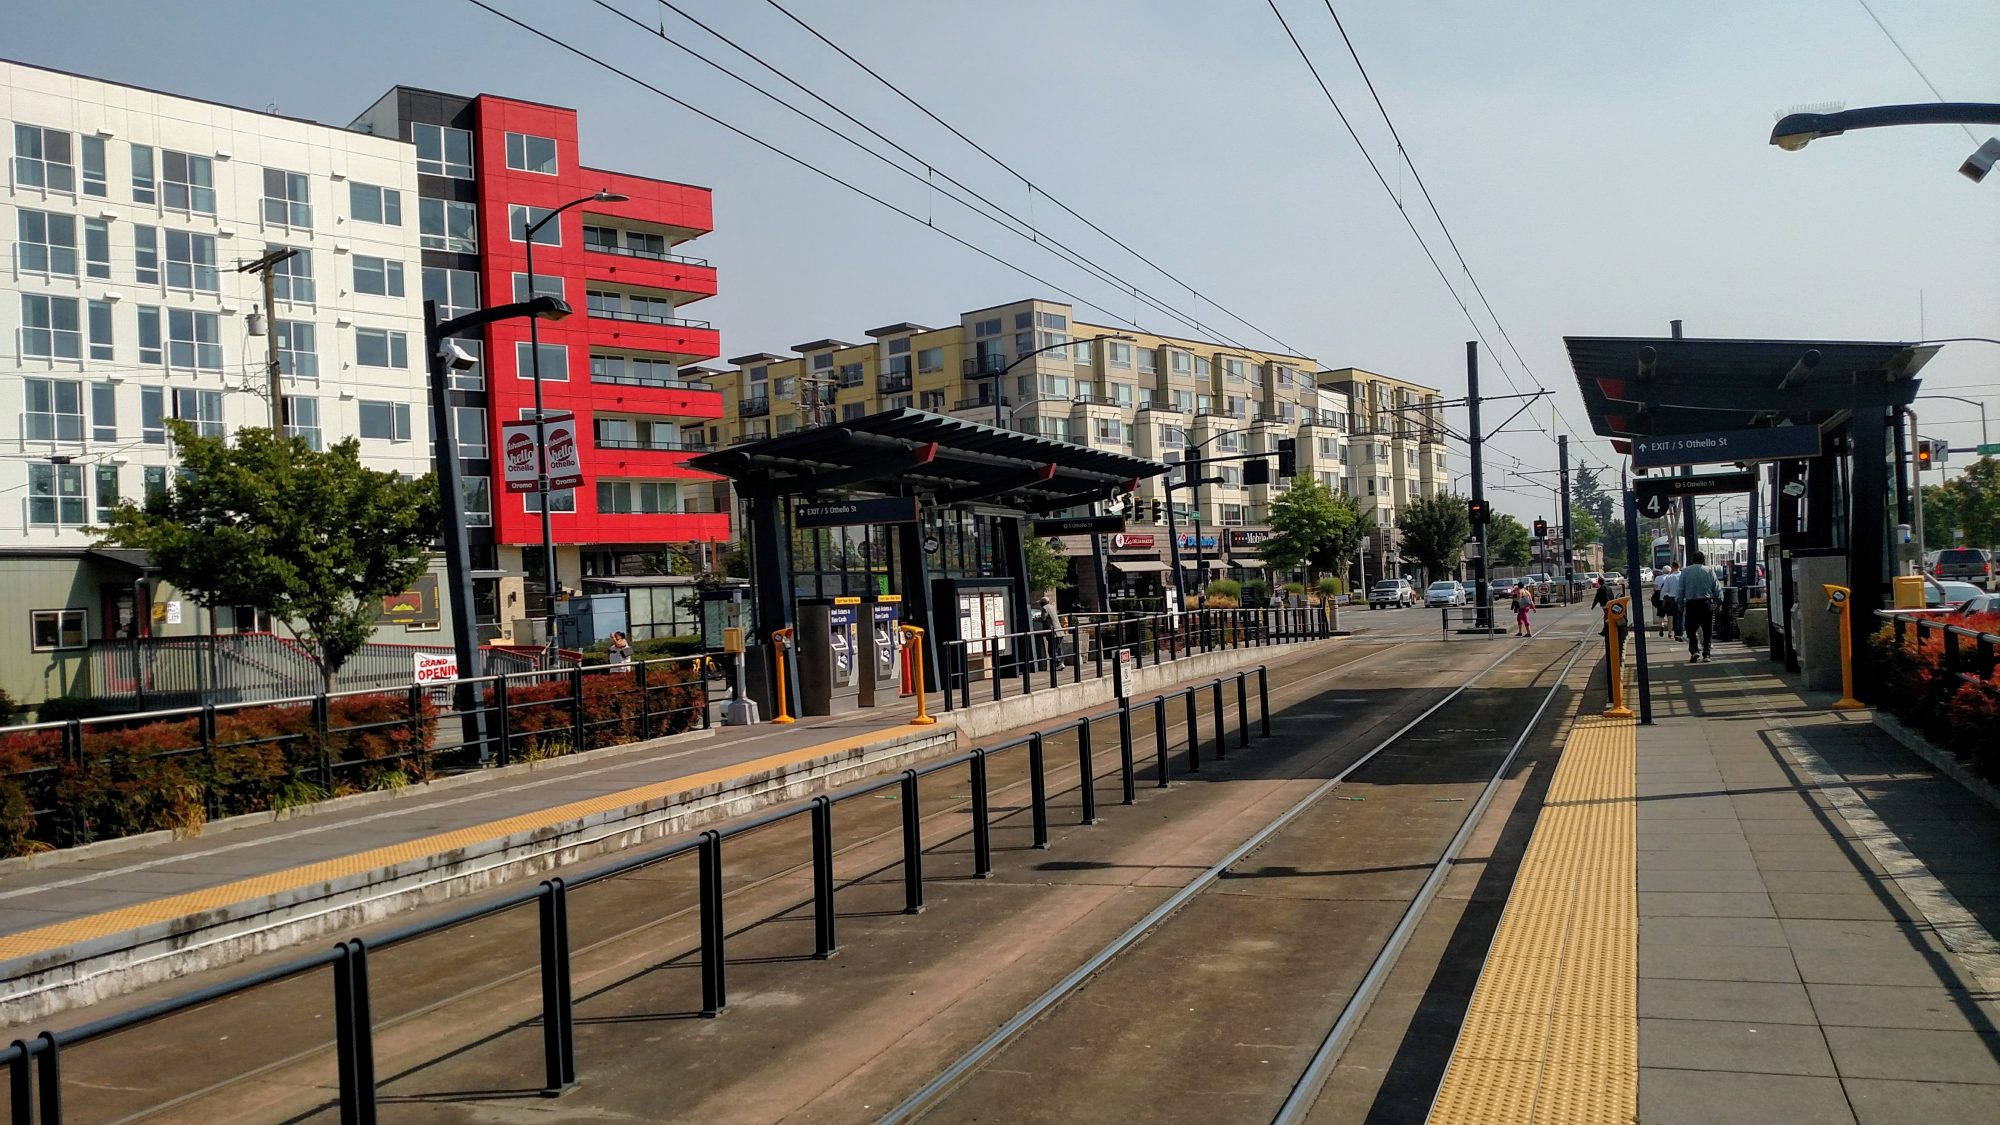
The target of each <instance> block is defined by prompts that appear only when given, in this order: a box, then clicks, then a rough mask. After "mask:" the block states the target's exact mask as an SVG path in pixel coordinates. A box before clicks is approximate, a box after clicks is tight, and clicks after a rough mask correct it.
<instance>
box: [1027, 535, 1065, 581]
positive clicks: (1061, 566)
mask: <svg viewBox="0 0 2000 1125" xmlns="http://www.w3.org/2000/svg"><path fill="white" fill-rule="evenodd" d="M1021 554H1022V555H1023V556H1025V557H1026V559H1027V562H1028V589H1029V590H1030V591H1033V592H1037V593H1039V592H1040V591H1043V590H1067V589H1069V586H1070V581H1069V560H1068V559H1067V558H1064V557H1063V552H1062V544H1061V543H1059V542H1057V541H1055V540H1051V539H1043V538H1041V537H1040V536H1037V535H1030V536H1027V537H1026V538H1024V539H1023V540H1022V541H1021Z"/></svg>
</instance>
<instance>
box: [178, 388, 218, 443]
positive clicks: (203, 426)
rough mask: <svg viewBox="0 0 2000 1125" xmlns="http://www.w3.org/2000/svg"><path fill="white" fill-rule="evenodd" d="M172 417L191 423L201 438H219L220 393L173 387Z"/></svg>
mask: <svg viewBox="0 0 2000 1125" xmlns="http://www.w3.org/2000/svg"><path fill="white" fill-rule="evenodd" d="M174 417H176V418H179V419H180V420H181V421H183V422H190V423H192V424H193V425H194V429H195V432H196V433H198V434H200V435H201V436H202V437H215V438H219V437H221V436H222V392H221V391H198V390H191V389H189V388H186V387H175V388H174Z"/></svg>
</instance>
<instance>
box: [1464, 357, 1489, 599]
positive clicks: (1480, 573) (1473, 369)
mask: <svg viewBox="0 0 2000 1125" xmlns="http://www.w3.org/2000/svg"><path fill="white" fill-rule="evenodd" d="M1465 412H1466V432H1467V434H1469V435H1470V437H1471V445H1472V498H1473V499H1474V500H1476V501H1478V502H1479V505H1480V507H1481V508H1482V509H1484V507H1485V504H1486V465H1485V460H1484V457H1483V456H1482V453H1481V446H1482V444H1483V439H1482V437H1481V435H1480V432H1479V341H1477V340H1467V341H1466V342H1465ZM1472 538H1473V541H1474V542H1475V543H1477V544H1478V545H1479V559H1478V561H1477V562H1475V563H1474V564H1473V568H1472V572H1473V575H1474V577H1475V583H1474V589H1473V599H1474V600H1473V606H1474V607H1475V609H1474V612H1473V625H1474V626H1475V627H1477V628H1480V629H1491V628H1492V627H1493V591H1492V590H1491V589H1490V588H1489V585H1490V584H1489V583H1488V582H1487V579H1486V524H1485V523H1484V522H1481V523H1477V524H1474V525H1473V528H1472Z"/></svg>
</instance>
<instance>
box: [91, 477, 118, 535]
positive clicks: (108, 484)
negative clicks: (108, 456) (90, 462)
mask: <svg viewBox="0 0 2000 1125" xmlns="http://www.w3.org/2000/svg"><path fill="white" fill-rule="evenodd" d="M96 499H97V516H96V519H97V522H98V523H110V522H111V514H112V513H113V512H116V511H117V510H118V466H116V465H99V466H97V496H96Z"/></svg>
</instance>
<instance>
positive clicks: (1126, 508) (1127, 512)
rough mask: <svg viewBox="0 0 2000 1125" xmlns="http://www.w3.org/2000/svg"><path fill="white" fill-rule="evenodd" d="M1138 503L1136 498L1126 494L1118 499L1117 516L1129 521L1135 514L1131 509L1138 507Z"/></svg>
mask: <svg viewBox="0 0 2000 1125" xmlns="http://www.w3.org/2000/svg"><path fill="white" fill-rule="evenodd" d="M1138 503H1139V501H1138V498H1137V497H1135V496H1133V495H1132V494H1131V493H1129V492H1127V493H1126V494H1125V495H1123V496H1120V497H1119V498H1118V514H1119V515H1121V516H1123V517H1125V518H1126V519H1128V520H1129V519H1131V518H1132V517H1133V516H1134V515H1135V514H1136V513H1135V512H1134V510H1133V509H1134V508H1136V507H1137V506H1138Z"/></svg>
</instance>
